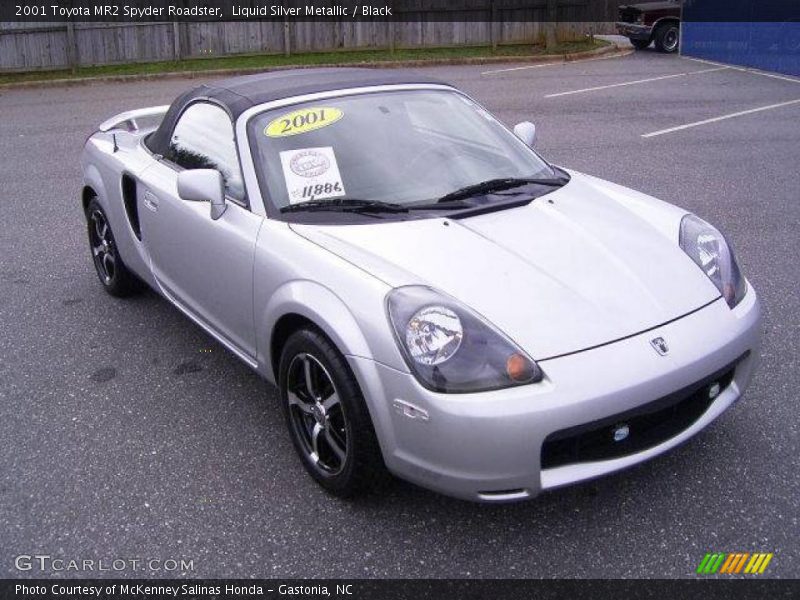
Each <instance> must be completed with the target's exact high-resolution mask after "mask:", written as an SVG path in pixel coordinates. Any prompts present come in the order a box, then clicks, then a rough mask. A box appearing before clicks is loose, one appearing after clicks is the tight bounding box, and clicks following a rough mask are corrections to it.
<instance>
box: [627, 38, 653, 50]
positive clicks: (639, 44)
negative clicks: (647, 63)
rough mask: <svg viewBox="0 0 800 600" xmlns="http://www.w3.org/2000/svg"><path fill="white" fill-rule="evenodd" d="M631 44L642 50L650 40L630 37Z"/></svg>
mask: <svg viewBox="0 0 800 600" xmlns="http://www.w3.org/2000/svg"><path fill="white" fill-rule="evenodd" d="M629 39H630V38H629ZM631 44H633V47H634V48H636V49H637V50H644V49H645V48H647V47H648V46H649V45H650V40H634V39H631Z"/></svg>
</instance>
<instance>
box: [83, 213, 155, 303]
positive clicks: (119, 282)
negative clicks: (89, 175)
mask: <svg viewBox="0 0 800 600" xmlns="http://www.w3.org/2000/svg"><path fill="white" fill-rule="evenodd" d="M86 224H87V232H88V234H89V249H90V250H91V252H92V260H93V262H94V268H95V270H96V271H97V276H98V277H99V278H100V283H102V284H103V287H104V288H105V290H106V291H107V292H108V293H109V294H111V295H112V296H116V297H118V298H123V297H125V296H130V295H131V294H134V293H136V292H138V291H140V290H141V288H142V284H141V281H140V280H139V279H138V278H137V277H136V276H135V275H134V274H133V273H131V272H130V271H129V270H128V267H126V266H125V263H124V262H122V257H121V256H120V254H119V249H118V248H117V243H116V241H115V240H114V233H113V232H112V231H111V224H110V223H109V222H108V217H107V216H106V213H105V212H104V211H103V208H102V207H101V206H100V203H99V202H98V201H97V199H96V198H95V199H92V200H91V201H90V202H89V206H88V207H87V209H86Z"/></svg>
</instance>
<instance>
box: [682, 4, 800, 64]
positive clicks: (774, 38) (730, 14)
mask: <svg viewBox="0 0 800 600" xmlns="http://www.w3.org/2000/svg"><path fill="white" fill-rule="evenodd" d="M681 37H682V40H681V53H682V54H683V55H684V56H692V57H695V58H703V59H706V60H712V61H717V62H722V63H728V64H736V65H742V66H745V67H753V68H756V69H763V70H765V71H776V72H779V73H785V74H788V75H800V0H686V1H685V2H684V4H683V16H682V24H681Z"/></svg>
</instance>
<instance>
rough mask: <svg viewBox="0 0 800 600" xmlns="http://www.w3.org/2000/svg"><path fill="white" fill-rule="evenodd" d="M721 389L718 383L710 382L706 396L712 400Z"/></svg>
mask: <svg viewBox="0 0 800 600" xmlns="http://www.w3.org/2000/svg"><path fill="white" fill-rule="evenodd" d="M721 391H722V388H721V387H720V385H719V384H718V383H712V384H711V387H709V388H708V397H709V398H711V399H712V400H713V399H714V398H716V397H717V396H719V393H720V392H721Z"/></svg>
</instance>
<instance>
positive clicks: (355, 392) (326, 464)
mask: <svg viewBox="0 0 800 600" xmlns="http://www.w3.org/2000/svg"><path fill="white" fill-rule="evenodd" d="M278 384H279V387H280V393H281V404H282V408H283V411H284V416H285V418H286V426H287V428H288V430H289V434H290V436H291V438H292V443H293V444H294V447H295V450H296V451H297V454H298V455H299V456H300V459H301V460H302V462H303V466H304V467H305V468H306V470H307V471H308V472H309V473H310V474H311V476H312V477H313V478H314V479H315V480H316V481H317V482H318V483H319V484H320V485H321V486H322V487H323V488H325V489H326V490H327V491H328V492H330V493H332V494H334V495H337V496H342V497H351V496H355V495H359V494H361V493H364V492H366V491H369V490H370V489H372V488H375V487H376V486H377V485H378V484H380V483H385V482H386V481H388V480H389V476H388V472H387V471H386V467H385V466H384V463H383V457H382V455H381V451H380V447H379V445H378V441H377V438H376V436H375V430H374V428H373V426H372V420H371V419H370V415H369V411H368V410H367V407H366V404H365V402H364V398H363V396H362V394H361V390H360V388H359V386H358V383H357V382H356V380H355V377H354V376H353V374H352V372H351V371H350V368H349V366H348V365H347V362H346V361H345V359H344V357H343V356H342V355H341V353H340V352H339V351H338V350H337V349H336V348H335V347H334V346H333V344H331V342H330V341H329V340H328V339H327V338H326V337H325V336H324V335H322V334H321V333H320V332H318V331H316V330H315V329H311V328H308V329H301V330H299V331H297V332H295V333H293V334H292V335H291V336H290V337H289V339H288V340H287V341H286V343H285V345H284V347H283V351H282V353H281V359H280V365H279V376H278Z"/></svg>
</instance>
